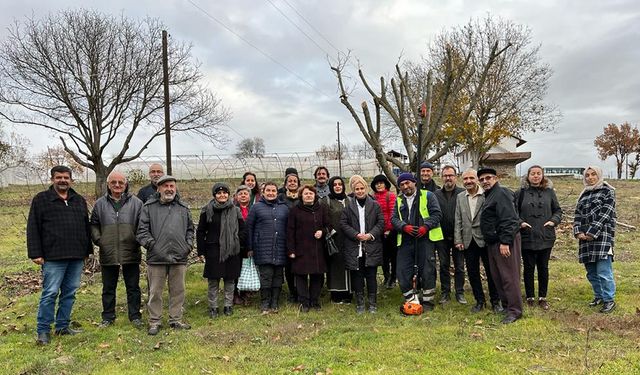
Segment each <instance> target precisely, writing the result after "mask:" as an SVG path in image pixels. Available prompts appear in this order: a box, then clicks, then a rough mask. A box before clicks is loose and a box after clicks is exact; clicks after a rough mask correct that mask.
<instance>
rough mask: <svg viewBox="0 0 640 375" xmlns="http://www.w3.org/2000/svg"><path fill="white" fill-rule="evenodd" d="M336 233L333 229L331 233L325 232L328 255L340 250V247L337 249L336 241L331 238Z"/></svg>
mask: <svg viewBox="0 0 640 375" xmlns="http://www.w3.org/2000/svg"><path fill="white" fill-rule="evenodd" d="M335 234H336V231H335V229H334V230H332V231H331V233H329V234H327V239H326V241H327V254H329V256H332V255H334V254H338V253H339V252H340V249H338V245H336V241H335V239H334V238H333V237H334V235H335Z"/></svg>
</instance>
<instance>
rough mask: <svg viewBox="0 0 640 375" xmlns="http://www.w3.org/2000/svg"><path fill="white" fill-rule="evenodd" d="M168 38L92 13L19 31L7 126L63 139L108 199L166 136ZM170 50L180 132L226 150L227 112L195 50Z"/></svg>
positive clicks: (152, 26) (5, 85) (3, 113)
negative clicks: (119, 169)
mask: <svg viewBox="0 0 640 375" xmlns="http://www.w3.org/2000/svg"><path fill="white" fill-rule="evenodd" d="M163 28H164V26H163V24H162V23H161V22H160V21H159V20H157V19H152V18H145V19H143V20H134V19H128V18H126V17H124V16H121V17H114V16H110V15H105V14H101V13H98V12H96V11H90V10H68V11H62V12H60V13H57V14H51V15H49V16H47V17H44V18H42V19H35V18H33V17H31V18H27V19H25V20H24V21H23V22H16V23H15V24H14V25H13V26H11V27H9V30H8V36H7V38H6V40H5V41H4V43H3V44H2V47H1V50H0V51H1V53H0V117H1V118H4V119H6V120H8V121H11V122H12V123H14V124H18V125H20V126H38V127H41V128H44V129H47V130H49V131H51V132H54V133H57V134H58V135H59V137H60V140H61V141H62V145H63V148H64V150H65V151H66V152H68V153H69V154H70V155H71V156H72V158H73V159H74V160H75V161H76V162H77V163H78V164H80V165H82V166H83V167H86V168H89V169H91V170H93V171H94V172H95V174H96V186H95V192H96V195H101V194H102V193H103V189H104V188H105V181H106V177H107V175H108V174H109V173H110V172H111V171H112V170H113V169H114V168H115V167H116V166H117V165H118V164H120V163H124V162H128V161H131V160H134V159H136V158H138V157H139V156H140V155H141V154H142V152H143V151H144V150H145V149H146V148H147V147H148V146H149V144H150V143H151V142H152V141H153V140H154V139H156V138H157V137H160V136H163V135H164V134H165V131H164V114H163V83H162V38H161V34H162V29H163ZM168 50H169V56H168V61H169V85H170V106H171V125H170V128H171V130H172V132H174V133H175V132H190V133H193V134H197V135H199V136H202V137H204V138H206V139H208V140H210V141H211V142H212V143H213V144H214V145H220V142H224V140H225V138H224V136H223V132H221V131H220V127H221V126H222V125H225V124H226V123H227V121H228V120H229V118H230V114H229V112H228V110H227V109H226V108H225V107H223V106H222V104H221V101H220V100H219V99H218V98H217V97H216V96H215V94H214V93H213V92H212V91H211V90H209V89H208V88H207V87H205V85H204V84H203V82H202V78H203V75H202V73H201V72H200V70H199V66H198V64H195V63H194V62H193V61H192V58H191V47H190V46H189V45H187V44H184V43H182V42H177V41H175V40H173V39H170V40H169V48H168ZM134 140H135V143H134ZM107 155H110V156H112V157H111V158H110V159H107V158H106V156H107Z"/></svg>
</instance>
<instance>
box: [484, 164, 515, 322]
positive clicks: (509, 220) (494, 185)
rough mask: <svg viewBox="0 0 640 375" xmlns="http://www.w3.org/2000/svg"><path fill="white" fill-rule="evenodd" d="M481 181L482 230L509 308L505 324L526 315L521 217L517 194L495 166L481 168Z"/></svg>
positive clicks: (496, 282) (507, 308) (500, 288)
mask: <svg viewBox="0 0 640 375" xmlns="http://www.w3.org/2000/svg"><path fill="white" fill-rule="evenodd" d="M478 181H480V185H481V186H482V189H483V190H484V195H485V200H484V203H483V204H482V208H481V209H480V231H481V232H482V236H483V237H484V241H485V243H486V244H487V252H488V253H489V264H490V266H489V268H491V276H492V277H493V282H494V283H495V285H496V289H497V290H498V295H499V296H500V299H501V300H502V305H503V307H505V308H506V314H507V315H506V316H505V318H504V319H503V320H502V323H504V324H509V323H513V322H515V321H516V320H518V319H520V318H521V317H522V293H521V291H520V262H521V258H520V232H519V227H520V219H519V217H518V214H517V213H516V209H515V206H514V204H513V193H512V192H511V190H509V189H507V188H504V187H502V186H500V183H499V182H498V176H497V175H496V170H495V169H493V168H481V169H480V170H478Z"/></svg>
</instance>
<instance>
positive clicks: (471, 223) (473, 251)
mask: <svg viewBox="0 0 640 375" xmlns="http://www.w3.org/2000/svg"><path fill="white" fill-rule="evenodd" d="M462 182H463V185H464V188H465V189H466V190H465V191H463V192H461V193H459V194H458V197H457V200H456V211H455V229H454V232H453V241H454V243H455V247H456V248H457V249H458V250H464V257H465V261H466V263H467V274H468V275H469V283H470V284H471V290H472V291H473V297H474V298H475V300H476V304H475V306H473V307H472V308H471V311H472V312H480V311H481V310H482V309H483V308H484V307H485V306H486V300H485V297H484V291H483V290H482V279H481V277H480V259H482V264H483V265H484V271H485V273H486V274H487V284H488V285H489V298H490V300H491V304H492V305H493V310H494V311H496V312H501V311H502V306H501V305H500V297H498V291H497V290H496V286H495V284H494V283H493V279H492V278H491V270H490V269H489V255H488V253H487V246H486V245H485V243H484V238H483V237H482V232H481V231H480V207H482V203H483V202H484V190H482V188H481V187H480V186H479V185H478V175H477V174H476V171H475V169H467V170H466V171H465V172H464V173H463V174H462Z"/></svg>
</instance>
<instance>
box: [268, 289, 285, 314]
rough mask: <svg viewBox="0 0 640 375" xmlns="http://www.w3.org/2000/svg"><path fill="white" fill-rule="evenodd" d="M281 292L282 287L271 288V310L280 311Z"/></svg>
mask: <svg viewBox="0 0 640 375" xmlns="http://www.w3.org/2000/svg"><path fill="white" fill-rule="evenodd" d="M280 292H282V288H281V287H280V288H271V304H270V307H271V311H273V312H276V313H277V312H278V303H279V302H280Z"/></svg>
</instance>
